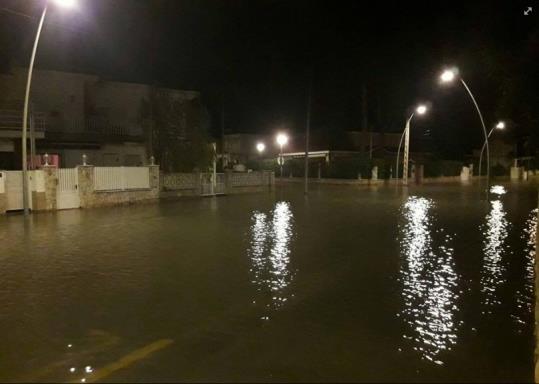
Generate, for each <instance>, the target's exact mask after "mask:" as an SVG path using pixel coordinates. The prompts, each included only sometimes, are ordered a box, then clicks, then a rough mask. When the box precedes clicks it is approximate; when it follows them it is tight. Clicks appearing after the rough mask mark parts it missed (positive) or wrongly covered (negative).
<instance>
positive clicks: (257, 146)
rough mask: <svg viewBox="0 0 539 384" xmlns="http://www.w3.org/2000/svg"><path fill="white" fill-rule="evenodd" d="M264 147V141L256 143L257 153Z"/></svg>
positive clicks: (262, 150)
mask: <svg viewBox="0 0 539 384" xmlns="http://www.w3.org/2000/svg"><path fill="white" fill-rule="evenodd" d="M265 149H266V145H265V144H264V143H258V144H256V150H257V151H258V153H262V152H264V150H265Z"/></svg>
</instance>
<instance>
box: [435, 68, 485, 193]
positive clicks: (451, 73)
mask: <svg viewBox="0 0 539 384" xmlns="http://www.w3.org/2000/svg"><path fill="white" fill-rule="evenodd" d="M456 78H457V71H456V70H455V69H446V70H445V71H444V72H443V73H442V74H441V75H440V80H441V82H442V83H451V82H452V81H453V80H455V79H456ZM459 80H460V82H461V83H462V85H463V86H464V88H466V91H467V92H468V95H470V98H471V99H472V102H473V104H474V106H475V109H476V110H477V114H478V115H479V120H481V126H482V127H483V134H484V135H485V144H484V145H485V147H486V149H487V191H488V190H489V184H490V150H489V146H488V136H489V135H488V134H487V128H486V127H485V122H484V120H483V115H482V114H481V110H480V109H479V105H477V101H475V98H474V96H473V94H472V91H470V88H468V85H467V84H466V82H465V81H464V79H463V78H462V77H459Z"/></svg>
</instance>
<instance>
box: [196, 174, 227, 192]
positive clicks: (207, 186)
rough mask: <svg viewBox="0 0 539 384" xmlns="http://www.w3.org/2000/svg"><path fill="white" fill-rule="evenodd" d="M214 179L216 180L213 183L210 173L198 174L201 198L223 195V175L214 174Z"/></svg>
mask: <svg viewBox="0 0 539 384" xmlns="http://www.w3.org/2000/svg"><path fill="white" fill-rule="evenodd" d="M215 177H216V180H215V182H214V180H213V174H212V173H201V174H200V186H201V191H200V193H201V195H202V196H215V195H224V194H225V174H224V173H216V174H215Z"/></svg>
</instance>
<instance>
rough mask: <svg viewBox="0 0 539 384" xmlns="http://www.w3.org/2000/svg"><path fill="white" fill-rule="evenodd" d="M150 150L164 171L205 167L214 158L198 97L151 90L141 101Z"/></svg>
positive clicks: (205, 119)
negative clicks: (189, 97)
mask: <svg viewBox="0 0 539 384" xmlns="http://www.w3.org/2000/svg"><path fill="white" fill-rule="evenodd" d="M141 118H142V121H143V125H144V127H145V130H146V132H147V137H148V147H149V152H150V154H151V155H152V156H154V157H155V160H156V161H157V163H158V164H159V165H160V166H161V169H162V170H164V171H165V172H192V171H197V170H206V169H207V168H208V167H209V166H210V164H211V162H212V159H213V156H214V154H213V150H212V148H211V146H210V144H209V136H208V128H209V118H208V113H207V111H206V109H205V108H204V107H203V106H202V104H201V103H200V99H199V98H195V99H192V100H185V99H183V98H179V97H175V95H174V94H173V93H170V92H167V91H166V90H154V92H152V93H151V95H150V97H149V98H148V99H144V100H143V101H142V105H141Z"/></svg>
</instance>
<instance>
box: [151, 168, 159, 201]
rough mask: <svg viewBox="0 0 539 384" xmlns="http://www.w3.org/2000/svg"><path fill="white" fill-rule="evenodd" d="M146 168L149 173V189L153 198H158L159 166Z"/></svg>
mask: <svg viewBox="0 0 539 384" xmlns="http://www.w3.org/2000/svg"><path fill="white" fill-rule="evenodd" d="M148 168H149V171H150V188H151V189H152V194H153V195H155V198H158V197H159V190H160V185H161V179H160V175H159V165H150V166H148Z"/></svg>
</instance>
